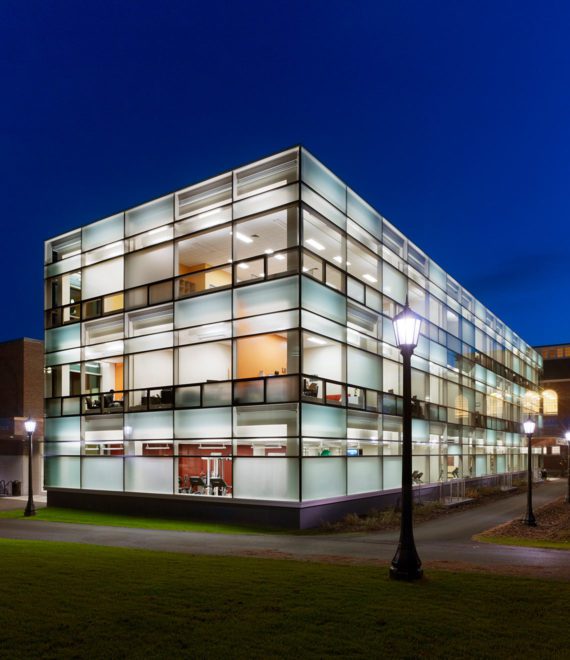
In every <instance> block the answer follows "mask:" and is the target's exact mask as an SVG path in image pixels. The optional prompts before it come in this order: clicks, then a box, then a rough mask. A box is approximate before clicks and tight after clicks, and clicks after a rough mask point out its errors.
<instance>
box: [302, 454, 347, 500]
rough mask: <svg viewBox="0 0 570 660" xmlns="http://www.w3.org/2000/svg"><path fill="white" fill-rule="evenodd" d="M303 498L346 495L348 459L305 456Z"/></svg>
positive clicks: (319, 498) (318, 498) (311, 498)
mask: <svg viewBox="0 0 570 660" xmlns="http://www.w3.org/2000/svg"><path fill="white" fill-rule="evenodd" d="M301 474H302V479H303V500H305V501H306V500H322V499H324V498H326V497H339V496H340V495H346V459H344V458H304V459H303V469H302V471H301Z"/></svg>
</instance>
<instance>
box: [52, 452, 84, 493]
mask: <svg viewBox="0 0 570 660" xmlns="http://www.w3.org/2000/svg"><path fill="white" fill-rule="evenodd" d="M80 460H81V459H80V458H67V457H64V456H61V457H57V458H55V457H54V458H46V459H45V464H44V483H45V485H46V486H51V487H52V488H79V487H80V485H79V474H80V466H79V461H80Z"/></svg>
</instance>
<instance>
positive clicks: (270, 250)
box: [264, 248, 273, 254]
mask: <svg viewBox="0 0 570 660" xmlns="http://www.w3.org/2000/svg"><path fill="white" fill-rule="evenodd" d="M264 252H265V254H273V250H272V249H271V248H267V250H264Z"/></svg>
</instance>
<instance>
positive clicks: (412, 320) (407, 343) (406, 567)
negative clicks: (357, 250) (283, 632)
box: [390, 298, 423, 580]
mask: <svg viewBox="0 0 570 660" xmlns="http://www.w3.org/2000/svg"><path fill="white" fill-rule="evenodd" d="M393 323H394V334H395V336H396V346H397V347H398V348H399V349H400V352H401V353H402V361H403V367H404V368H403V398H404V411H403V412H404V415H403V426H402V518H401V521H400V541H399V542H398V549H397V550H396V554H395V555H394V559H392V564H391V566H390V577H391V578H393V579H394V580H418V579H419V578H421V577H422V575H423V570H422V562H421V560H420V558H419V556H418V553H417V550H416V544H415V542H414V529H413V521H412V507H413V500H412V353H413V352H414V348H415V347H416V346H417V345H418V340H419V337H420V328H421V324H422V320H421V318H420V317H419V316H418V315H417V314H416V313H415V312H413V311H412V310H411V309H410V308H409V306H408V300H407V298H406V304H405V306H404V309H403V310H402V311H401V312H400V313H399V314H396V316H395V317H394V319H393Z"/></svg>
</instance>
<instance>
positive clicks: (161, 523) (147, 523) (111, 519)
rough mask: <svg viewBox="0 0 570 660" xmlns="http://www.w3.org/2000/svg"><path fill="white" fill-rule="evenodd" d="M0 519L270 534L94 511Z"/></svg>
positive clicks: (4, 514)
mask: <svg viewBox="0 0 570 660" xmlns="http://www.w3.org/2000/svg"><path fill="white" fill-rule="evenodd" d="M2 518H11V519H18V520H19V519H21V520H28V521H30V523H32V522H33V521H34V520H45V521H46V522H60V523H75V524H79V525H106V526H109V527H136V528H139V529H166V530H171V531H172V530H174V531H177V532H209V533H212V534H261V533H269V532H272V531H276V530H272V529H270V528H262V527H254V526H246V525H232V524H230V523H216V522H207V521H192V520H169V519H164V518H147V517H142V516H127V515H121V514H115V513H98V512H96V511H79V510H76V509H60V508H57V507H47V508H42V509H37V510H36V515H35V516H34V517H31V518H25V517H24V512H23V510H21V509H18V510H14V511H0V520H1V519H2Z"/></svg>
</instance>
